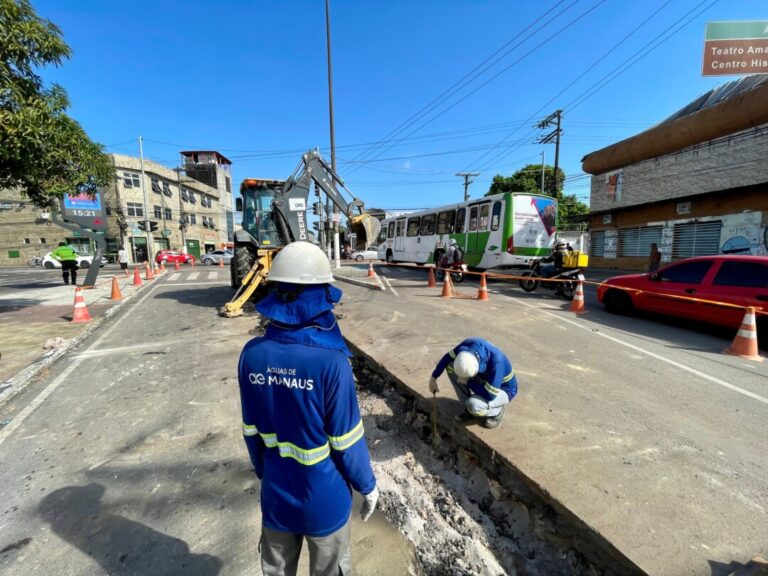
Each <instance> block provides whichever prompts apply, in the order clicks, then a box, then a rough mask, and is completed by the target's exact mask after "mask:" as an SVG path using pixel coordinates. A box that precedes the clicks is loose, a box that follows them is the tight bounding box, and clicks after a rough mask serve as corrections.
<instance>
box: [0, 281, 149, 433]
mask: <svg viewBox="0 0 768 576" xmlns="http://www.w3.org/2000/svg"><path fill="white" fill-rule="evenodd" d="M158 286H160V284H154V285H153V286H152V287H151V288H150V289H149V290H148V291H147V293H146V294H144V296H142V297H141V298H139V300H138V301H137V302H136V303H135V304H134V306H138V305H139V304H141V303H142V302H144V300H146V299H147V298H148V297H149V296H150V294H152V293H153V292H154V291H155V289H156V288H157V287H158ZM129 317H130V314H122V315H120V317H119V318H118V319H117V320H116V321H115V323H114V324H112V326H110V327H109V328H107V329H106V330H105V331H104V333H103V334H102V335H101V336H99V337H98V338H97V339H96V340H95V341H94V342H93V344H91V345H90V346H89V347H88V348H87V349H86V350H84V351H83V352H82V353H80V354H79V356H80V357H79V358H75V359H74V360H73V361H72V362H70V363H69V366H67V367H66V368H65V369H64V371H63V372H62V373H61V374H59V375H58V376H57V377H56V378H54V379H53V381H52V382H51V383H50V384H48V386H47V387H46V388H45V389H44V390H43V391H42V392H40V394H38V395H37V397H36V398H35V399H34V400H32V402H30V403H29V404H28V405H27V406H26V407H25V408H24V409H23V410H22V411H21V412H19V413H18V414H17V415H16V417H15V418H14V419H13V420H11V421H10V422H9V423H8V424H7V425H6V426H5V428H3V429H2V430H0V446H2V444H3V442H5V439H6V438H8V436H10V435H11V434H13V432H14V431H15V430H16V429H17V428H18V427H19V426H21V425H22V424H23V423H24V420H26V419H27V418H28V417H29V415H30V414H32V412H34V411H35V410H36V409H37V407H38V406H40V405H41V404H42V403H43V402H45V399H46V398H48V396H50V395H51V394H53V393H54V392H55V391H56V388H58V387H59V386H61V384H62V383H63V382H64V381H65V380H66V379H67V377H69V375H70V374H72V372H74V371H75V369H76V368H77V367H78V366H80V364H81V363H82V361H83V360H84V356H83V354H84V353H86V352H90V351H92V350H93V349H95V348H96V347H97V346H98V345H99V344H100V343H101V342H102V341H103V340H104V339H105V338H106V337H107V336H109V335H110V334H112V332H113V331H114V330H115V329H116V328H117V327H118V326H120V323H121V322H122V321H123V320H124V319H125V318H129Z"/></svg>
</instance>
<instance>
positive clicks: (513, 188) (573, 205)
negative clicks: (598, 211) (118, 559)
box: [485, 164, 589, 229]
mask: <svg viewBox="0 0 768 576" xmlns="http://www.w3.org/2000/svg"><path fill="white" fill-rule="evenodd" d="M554 173H555V168H554V166H550V165H548V164H547V165H545V166H544V194H546V195H548V196H554V197H555V198H557V202H558V204H557V219H558V225H559V227H560V228H561V229H563V228H566V227H568V226H569V225H570V224H572V223H573V218H574V217H575V216H578V215H581V214H588V213H589V206H587V205H586V204H584V203H583V202H581V201H580V200H578V199H577V198H576V196H574V195H573V194H568V195H565V194H563V182H564V181H565V172H563V170H562V169H561V168H558V169H557V187H556V188H555V178H554ZM502 192H523V193H526V194H541V164H528V165H526V166H525V167H524V168H521V169H520V170H518V171H517V172H515V173H514V174H512V176H502V175H501V174H497V175H496V176H494V177H493V182H491V187H490V188H489V189H488V192H487V193H486V194H485V195H486V196H490V195H491V194H499V193H502Z"/></svg>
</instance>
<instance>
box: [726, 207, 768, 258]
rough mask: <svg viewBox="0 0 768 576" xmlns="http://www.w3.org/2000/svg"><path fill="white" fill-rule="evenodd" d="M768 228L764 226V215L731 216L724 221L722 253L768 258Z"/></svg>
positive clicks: (754, 213) (747, 213)
mask: <svg viewBox="0 0 768 576" xmlns="http://www.w3.org/2000/svg"><path fill="white" fill-rule="evenodd" d="M767 241H768V227H764V226H763V224H762V213H760V212H745V213H743V214H729V215H727V216H725V217H723V219H722V228H721V229H720V252H721V253H722V254H751V255H753V256H767V255H768V247H766V242H767Z"/></svg>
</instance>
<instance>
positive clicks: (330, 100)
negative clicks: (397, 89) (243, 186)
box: [325, 0, 341, 268]
mask: <svg viewBox="0 0 768 576" xmlns="http://www.w3.org/2000/svg"><path fill="white" fill-rule="evenodd" d="M325 38H326V43H327V48H328V117H329V118H330V124H331V168H333V172H334V174H335V173H336V136H335V134H334V129H333V67H332V64H331V8H330V0H325ZM333 258H334V260H335V261H336V265H335V267H336V268H341V249H340V247H339V207H338V206H336V205H335V204H334V206H333Z"/></svg>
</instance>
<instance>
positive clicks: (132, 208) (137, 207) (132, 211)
mask: <svg viewBox="0 0 768 576" xmlns="http://www.w3.org/2000/svg"><path fill="white" fill-rule="evenodd" d="M127 208H128V216H144V207H143V206H142V205H141V204H139V203H138V202H128V205H127Z"/></svg>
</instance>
